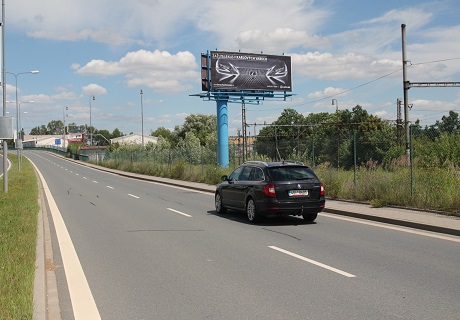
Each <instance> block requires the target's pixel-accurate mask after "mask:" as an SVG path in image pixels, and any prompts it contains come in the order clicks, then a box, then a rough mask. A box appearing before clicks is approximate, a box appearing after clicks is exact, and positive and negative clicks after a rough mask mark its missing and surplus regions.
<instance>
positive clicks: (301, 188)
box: [215, 161, 325, 222]
mask: <svg viewBox="0 0 460 320" xmlns="http://www.w3.org/2000/svg"><path fill="white" fill-rule="evenodd" d="M222 180H223V182H222V183H221V184H219V185H218V186H217V189H216V193H215V205H216V211H217V213H225V212H226V211H227V209H233V210H240V211H245V212H246V214H247V216H248V219H249V221H251V222H254V221H256V220H258V219H259V218H260V217H263V216H275V215H293V216H303V218H304V219H305V220H306V221H308V222H313V221H314V220H315V219H316V218H317V216H318V213H319V212H321V211H322V210H323V209H324V205H325V191H324V186H323V184H322V183H321V181H320V180H319V178H318V177H317V176H316V175H315V173H314V172H313V170H312V169H311V168H310V167H308V166H306V165H304V164H303V163H301V162H294V161H281V162H262V161H247V162H245V163H244V164H242V165H241V166H239V167H238V168H236V169H235V170H234V171H233V172H232V173H231V174H230V176H226V175H225V176H222Z"/></svg>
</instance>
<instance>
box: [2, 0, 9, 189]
mask: <svg viewBox="0 0 460 320" xmlns="http://www.w3.org/2000/svg"><path fill="white" fill-rule="evenodd" d="M2 90H3V116H4V117H5V116H6V66H5V0H2ZM3 191H4V192H5V193H8V144H7V143H6V140H5V139H3Z"/></svg>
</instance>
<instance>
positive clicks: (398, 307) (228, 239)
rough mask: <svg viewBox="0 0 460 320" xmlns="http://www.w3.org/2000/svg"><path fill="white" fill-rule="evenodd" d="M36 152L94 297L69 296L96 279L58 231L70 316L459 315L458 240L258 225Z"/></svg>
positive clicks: (328, 223)
mask: <svg viewBox="0 0 460 320" xmlns="http://www.w3.org/2000/svg"><path fill="white" fill-rule="evenodd" d="M24 154H25V155H26V156H27V157H28V158H29V159H30V160H31V161H32V162H33V163H34V164H35V165H36V166H37V168H38V169H39V171H40V172H41V173H42V175H43V177H44V179H45V180H46V183H47V186H48V189H49V192H50V193H51V195H52V197H53V198H54V201H55V203H56V207H57V208H58V210H59V213H60V215H61V216H62V219H63V222H64V223H65V226H66V228H67V230H68V234H69V235H70V239H71V244H72V245H73V247H74V248H75V252H76V254H77V255H78V263H80V264H81V267H82V271H83V272H84V276H85V278H86V281H87V283H88V285H89V288H90V293H91V294H92V297H87V296H85V295H84V294H82V295H81V296H78V295H74V296H72V293H69V292H77V290H74V289H73V288H75V287H78V286H79V285H82V283H83V282H84V281H78V280H77V283H73V281H75V280H74V279H73V278H72V274H73V273H74V271H73V267H75V265H76V263H75V262H72V264H69V266H72V270H71V269H70V267H69V270H67V268H66V267H65V266H66V263H65V261H64V260H65V259H66V257H67V256H68V255H67V254H66V253H65V252H64V250H67V248H68V247H69V243H68V242H67V243H61V244H59V245H58V242H59V241H58V240H59V239H58V238H59V236H58V234H59V228H61V226H59V225H58V224H56V227H55V226H54V225H52V235H53V248H54V259H55V264H56V265H57V268H56V274H57V281H58V288H59V300H60V307H61V312H62V317H63V319H73V318H74V316H73V313H74V312H75V309H76V308H78V307H76V306H78V305H81V304H79V301H81V300H83V303H84V301H88V300H92V299H93V300H94V302H95V305H96V311H97V313H98V315H99V316H100V318H102V319H200V320H201V319H303V320H304V319H379V320H381V319H459V315H460V304H459V301H460V291H459V287H460V268H459V266H460V243H458V242H453V241H449V240H445V239H437V238H433V237H426V236H424V235H423V232H421V233H420V234H412V233H406V232H404V231H403V230H398V229H395V230H392V229H388V228H380V227H379V226H378V225H377V226H372V225H366V224H360V223H355V222H354V221H353V220H352V219H349V220H344V219H343V218H342V219H336V218H335V217H334V215H330V214H320V215H319V217H318V219H317V221H316V223H313V224H306V223H305V222H304V221H303V220H302V219H299V218H294V217H285V218H273V219H268V220H264V221H262V222H261V223H259V224H256V225H252V224H249V223H248V222H247V221H246V218H245V216H244V214H242V213H237V212H229V213H227V214H225V215H217V214H216V212H215V210H214V203H213V202H214V198H213V195H212V194H207V193H203V192H194V191H191V190H187V189H182V188H177V187H171V186H165V185H161V184H157V183H149V182H145V181H139V180H133V179H129V178H124V177H120V176H117V175H113V174H109V173H106V172H101V171H97V170H94V169H91V168H88V167H85V166H81V165H78V164H75V163H73V162H69V161H67V160H65V159H62V158H59V157H55V156H53V155H51V154H48V153H45V152H24ZM50 219H51V217H50ZM51 221H53V220H51ZM61 241H62V239H61ZM59 247H60V248H61V250H59ZM81 292H85V291H84V290H83V291H81ZM83 305H84V304H83ZM77 311H78V310H77ZM76 318H78V316H77V317H76ZM94 318H95V319H96V318H97V316H96V317H94Z"/></svg>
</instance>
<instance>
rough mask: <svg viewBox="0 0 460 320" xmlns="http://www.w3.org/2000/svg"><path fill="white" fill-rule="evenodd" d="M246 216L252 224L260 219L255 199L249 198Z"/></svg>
mask: <svg viewBox="0 0 460 320" xmlns="http://www.w3.org/2000/svg"><path fill="white" fill-rule="evenodd" d="M246 214H247V215H248V219H249V221H251V222H255V221H257V220H258V219H259V214H258V213H257V208H256V203H255V202H254V199H252V198H249V200H248V203H247V204H246Z"/></svg>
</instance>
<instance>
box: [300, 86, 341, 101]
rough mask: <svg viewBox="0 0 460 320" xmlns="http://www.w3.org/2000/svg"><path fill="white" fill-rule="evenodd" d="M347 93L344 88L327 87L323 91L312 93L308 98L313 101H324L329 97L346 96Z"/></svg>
mask: <svg viewBox="0 0 460 320" xmlns="http://www.w3.org/2000/svg"><path fill="white" fill-rule="evenodd" d="M345 91H347V90H346V89H342V88H333V87H327V88H325V89H324V90H323V91H315V92H312V93H310V94H309V95H308V97H309V98H311V99H322V98H327V97H333V96H336V95H338V94H342V95H346V92H345Z"/></svg>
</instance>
